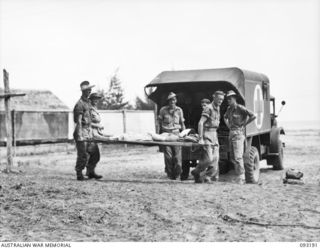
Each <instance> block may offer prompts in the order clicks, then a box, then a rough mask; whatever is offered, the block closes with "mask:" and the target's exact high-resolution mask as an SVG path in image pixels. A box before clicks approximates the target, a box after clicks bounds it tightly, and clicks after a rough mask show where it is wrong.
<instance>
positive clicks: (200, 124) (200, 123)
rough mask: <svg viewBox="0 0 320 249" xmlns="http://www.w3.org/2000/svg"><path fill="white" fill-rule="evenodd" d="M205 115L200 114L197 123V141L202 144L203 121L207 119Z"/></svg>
mask: <svg viewBox="0 0 320 249" xmlns="http://www.w3.org/2000/svg"><path fill="white" fill-rule="evenodd" d="M207 119H208V118H207V117H206V116H201V118H200V121H199V123H198V134H199V137H200V140H199V143H200V144H203V143H204V142H203V125H204V123H205V122H206V121H207Z"/></svg>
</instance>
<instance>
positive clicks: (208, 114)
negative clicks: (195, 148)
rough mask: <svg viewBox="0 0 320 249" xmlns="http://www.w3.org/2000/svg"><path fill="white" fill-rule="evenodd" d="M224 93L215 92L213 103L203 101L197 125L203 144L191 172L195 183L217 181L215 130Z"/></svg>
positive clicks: (217, 149)
mask: <svg viewBox="0 0 320 249" xmlns="http://www.w3.org/2000/svg"><path fill="white" fill-rule="evenodd" d="M224 95H225V94H224V92H222V91H216V92H215V93H214V94H213V102H212V103H211V102H210V100H208V99H203V100H202V101H201V105H202V108H203V111H202V114H201V118H200V121H199V123H198V133H199V137H200V141H199V143H200V144H204V146H203V148H202V155H201V158H200V160H199V164H198V165H197V167H196V168H195V169H194V170H193V171H192V172H191V174H192V175H193V176H194V179H195V182H196V183H202V182H204V181H205V182H208V183H210V182H211V180H215V181H218V179H219V141H218V136H217V129H218V127H219V124H220V106H221V104H222V102H223V100H224Z"/></svg>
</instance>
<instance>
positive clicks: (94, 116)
mask: <svg viewBox="0 0 320 249" xmlns="http://www.w3.org/2000/svg"><path fill="white" fill-rule="evenodd" d="M90 114H91V122H92V123H96V124H97V123H100V122H101V117H100V114H99V112H98V110H97V108H95V107H94V106H91V107H90Z"/></svg>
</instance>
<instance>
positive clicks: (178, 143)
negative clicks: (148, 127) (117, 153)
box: [94, 139, 203, 148]
mask: <svg viewBox="0 0 320 249" xmlns="http://www.w3.org/2000/svg"><path fill="white" fill-rule="evenodd" d="M94 141H96V142H98V143H103V144H133V145H144V146H159V145H162V146H181V147H192V148H195V147H202V146H203V145H202V144H199V143H194V142H186V141H151V140H106V139H94Z"/></svg>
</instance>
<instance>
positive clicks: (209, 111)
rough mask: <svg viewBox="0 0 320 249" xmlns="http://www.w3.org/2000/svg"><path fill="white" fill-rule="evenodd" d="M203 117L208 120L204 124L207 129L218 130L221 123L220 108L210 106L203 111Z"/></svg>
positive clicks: (213, 105)
mask: <svg viewBox="0 0 320 249" xmlns="http://www.w3.org/2000/svg"><path fill="white" fill-rule="evenodd" d="M201 116H204V117H206V118H207V120H206V121H205V122H204V124H203V125H204V127H205V128H218V127H219V123H220V107H219V106H215V104H214V103H212V105H208V106H207V107H206V108H204V109H203V111H202V113H201Z"/></svg>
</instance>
